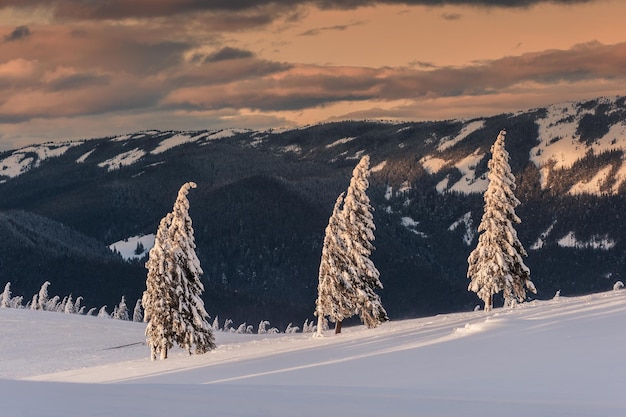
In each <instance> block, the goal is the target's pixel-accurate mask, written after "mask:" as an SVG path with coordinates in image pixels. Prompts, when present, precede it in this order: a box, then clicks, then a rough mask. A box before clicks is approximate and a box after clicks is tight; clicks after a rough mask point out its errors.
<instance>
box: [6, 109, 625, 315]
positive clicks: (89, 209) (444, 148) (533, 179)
mask: <svg viewBox="0 0 626 417" xmlns="http://www.w3.org/2000/svg"><path fill="white" fill-rule="evenodd" d="M625 101H626V99H625V98H624V97H616V98H615V97H614V98H600V99H597V100H592V101H587V102H580V103H564V104H558V105H554V106H550V107H548V108H542V109H533V110H529V111H525V112H519V113H515V114H502V115H497V116H492V117H485V118H479V119H472V120H449V121H440V122H419V123H417V122H411V123H383V122H372V121H350V122H337V123H327V124H321V125H315V126H309V127H305V128H300V129H292V130H281V131H278V130H274V131H272V130H269V131H252V130H222V131H212V130H206V131H197V132H159V131H145V132H138V133H134V134H129V135H125V136H121V137H111V138H101V139H91V140H85V141H78V142H68V143H47V144H45V145H37V146H31V147H28V148H24V149H20V150H15V151H9V152H4V153H0V196H1V198H0V210H3V211H4V212H3V214H2V216H0V231H1V232H0V233H1V236H0V239H2V240H3V242H5V243H4V245H3V248H2V249H1V250H0V282H5V281H11V282H12V288H13V291H14V293H15V294H23V295H24V296H25V298H26V299H28V298H29V297H30V296H31V295H32V294H33V293H34V292H36V291H37V290H38V287H39V286H40V285H41V282H43V281H44V280H49V281H51V282H52V284H53V287H52V288H53V289H54V288H59V292H64V291H65V292H74V293H75V294H74V295H75V296H76V295H83V296H84V297H85V303H86V304H90V305H94V306H95V305H103V304H108V305H113V304H114V303H117V302H118V301H119V298H120V297H121V295H123V294H124V295H126V296H127V298H128V299H129V300H130V301H129V302H134V299H136V298H138V297H139V296H140V294H141V292H142V291H143V289H144V285H145V272H146V271H145V269H144V268H143V262H142V261H129V262H123V261H121V258H120V257H119V256H117V255H113V254H112V255H111V256H109V255H108V254H105V253H104V252H106V250H105V248H106V247H107V246H109V245H111V244H114V243H115V242H119V241H121V240H124V239H127V238H130V237H133V236H140V235H148V234H151V233H154V232H155V231H156V228H157V225H158V222H159V220H160V219H161V218H162V217H163V216H164V215H165V214H166V213H167V212H168V211H169V210H170V209H171V206H172V204H173V201H174V199H175V197H176V192H177V190H178V188H179V187H180V186H181V185H182V184H183V183H184V182H187V181H194V182H196V183H197V184H198V188H197V189H195V190H193V191H192V192H191V193H190V194H189V200H190V204H191V208H190V214H191V216H192V219H193V221H194V228H195V232H196V243H197V246H198V248H197V252H198V256H199V258H200V261H201V264H202V267H203V269H204V271H205V275H204V277H203V279H204V282H205V286H206V292H205V299H206V305H207V311H208V312H209V314H211V315H212V316H215V315H220V317H223V318H228V317H230V318H233V319H234V320H235V321H240V322H243V321H247V322H255V321H259V320H261V319H268V320H270V321H272V323H273V324H274V323H276V324H286V323H288V322H289V321H294V322H298V321H300V320H303V319H304V318H307V317H308V318H312V312H313V310H314V302H315V295H316V287H317V269H318V267H319V259H320V254H321V245H322V241H323V233H324V228H325V226H326V223H327V221H328V217H329V216H330V214H331V211H332V205H333V202H334V200H335V198H336V197H337V195H339V193H341V192H342V191H344V190H345V189H346V188H347V186H348V182H349V176H350V173H351V170H352V169H353V168H354V166H355V165H356V163H357V162H358V158H359V157H360V156H361V155H364V154H369V155H370V156H371V161H372V164H371V165H372V176H371V185H370V189H369V195H370V198H371V199H372V204H373V206H374V207H375V209H376V211H375V213H374V216H375V222H376V226H377V231H376V241H375V242H374V243H375V245H376V247H377V250H376V251H375V252H374V254H373V256H372V259H373V260H374V262H375V264H376V265H377V267H378V269H379V270H380V273H381V281H382V282H383V285H384V286H385V289H384V290H383V291H381V298H382V301H383V303H384V305H385V308H386V309H387V311H388V313H389V314H390V316H391V318H392V319H393V318H398V317H407V316H416V315H423V314H432V313H439V312H447V311H456V310H467V309H471V308H473V307H474V305H476V304H478V300H477V298H476V297H475V295H474V294H471V293H468V292H467V283H468V281H467V278H466V276H465V275H466V270H467V262H466V259H467V256H468V254H469V252H470V251H471V249H473V247H474V246H475V245H476V239H477V234H476V228H477V226H478V224H479V223H480V218H481V216H482V205H483V201H482V192H483V191H484V190H485V189H486V185H487V182H486V170H487V161H488V160H489V158H490V154H489V149H490V147H491V145H492V144H493V142H494V141H495V138H496V136H497V134H498V132H499V131H500V129H506V130H507V136H506V138H507V139H506V148H507V150H508V152H509V153H510V155H511V167H512V170H513V173H514V174H515V176H516V178H517V184H518V188H517V191H516V194H517V197H518V198H519V199H520V200H521V202H522V204H521V206H520V207H518V209H517V213H518V215H519V216H520V217H521V219H522V224H521V225H519V226H517V231H518V234H519V237H520V240H521V242H522V243H523V245H524V246H525V248H526V249H527V250H528V252H529V257H528V259H527V260H526V264H527V265H528V266H529V267H530V269H531V276H532V280H533V282H534V283H535V284H536V286H537V288H538V291H539V292H538V295H537V297H539V298H550V297H552V296H553V295H554V293H555V292H556V291H557V290H561V293H562V294H581V293H587V292H594V291H599V290H606V289H609V288H612V286H613V283H614V282H615V281H616V280H617V279H623V277H624V275H625V274H626V260H625V259H624V245H625V244H626V242H625V241H624V239H622V236H625V235H626V230H625V228H626V224H625V222H624V221H623V220H622V218H623V213H624V212H626V210H625V209H626V201H625V196H626V194H625V191H626V189H625V185H624V181H625V180H626V164H623V159H624V153H625V151H626V105H625ZM15 210H18V211H15ZM35 215H36V216H35ZM16 216H18V217H19V216H22V217H24V216H31V217H32V218H33V219H35V218H36V219H37V221H38V222H41V223H42V225H41V226H38V227H34V228H30V229H29V230H30V232H29V233H31V234H32V233H35V234H38V233H40V234H41V235H42V236H43V237H40V238H36V239H35V238H32V239H34V240H33V241H37V242H49V241H54V242H56V243H55V245H58V248H62V249H54V250H48V248H49V247H55V246H54V245H53V246H50V244H48V243H39V244H33V245H31V246H29V249H28V250H26V249H24V248H23V247H24V245H23V244H22V243H20V242H21V239H20V238H18V237H17V236H20V235H22V234H24V233H22V232H18V233H16V232H15V231H14V230H13V229H11V227H9V225H10V224H11V221H12V220H11V219H15V218H16ZM59 223H60V224H62V225H63V226H62V227H61V228H59V226H58V224H59ZM48 225H55V226H54V227H53V226H48ZM63 228H67V229H71V230H72V233H71V234H69V232H68V233H63V232H61V230H62V229H63ZM94 242H97V244H95V246H93V245H94ZM98 244H99V245H101V246H99V247H98ZM20 245H21V246H20ZM103 250H104V252H102V251H103ZM59 253H62V254H63V257H62V258H59V257H58V256H59V255H58V254H59ZM85 253H90V255H85ZM37 259H41V261H38V262H34V260H37ZM59 259H61V260H59ZM38 265H39V266H38ZM68 265H72V267H68ZM39 276H40V279H37V277H39ZM79 283H80V285H79ZM72 288H75V289H72ZM61 289H63V290H61ZM496 304H497V301H496Z"/></svg>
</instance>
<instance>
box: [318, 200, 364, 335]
mask: <svg viewBox="0 0 626 417" xmlns="http://www.w3.org/2000/svg"><path fill="white" fill-rule="evenodd" d="M344 194H345V193H342V194H341V195H340V196H339V197H338V198H337V201H336V202H335V206H334V208H333V214H332V215H331V216H330V219H329V220H328V226H326V234H325V236H324V246H323V247H322V258H321V261H320V269H319V283H318V286H317V300H316V301H315V305H316V308H315V315H316V316H317V333H316V334H317V335H318V336H320V335H321V334H322V330H323V329H324V320H325V317H326V316H328V317H329V318H330V320H331V321H332V322H334V323H336V326H335V333H340V332H341V323H342V321H343V319H344V318H347V317H351V316H352V315H353V314H354V311H355V310H356V304H355V301H356V300H355V297H354V288H353V287H352V284H351V277H352V276H353V275H355V271H354V270H353V267H352V262H351V260H350V258H349V256H348V246H347V242H346V241H344V237H345V229H346V225H345V222H344V217H343V212H342V210H341V205H342V203H343V198H344Z"/></svg>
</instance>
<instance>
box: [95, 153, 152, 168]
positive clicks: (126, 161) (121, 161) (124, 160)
mask: <svg viewBox="0 0 626 417" xmlns="http://www.w3.org/2000/svg"><path fill="white" fill-rule="evenodd" d="M145 155H146V152H145V151H143V150H141V149H139V148H136V149H132V150H130V151H128V152H123V153H121V154H119V155H117V156H115V157H113V158H111V159H107V160H106V161H104V162H100V163H99V164H98V166H99V167H100V168H105V167H106V169H107V171H115V170H116V169H120V168H121V167H123V166H128V165H132V164H134V163H135V162H137V161H139V160H140V159H141V158H143V157H144V156H145Z"/></svg>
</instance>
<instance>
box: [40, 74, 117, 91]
mask: <svg viewBox="0 0 626 417" xmlns="http://www.w3.org/2000/svg"><path fill="white" fill-rule="evenodd" d="M110 81H111V78H110V77H109V76H107V75H99V74H85V73H83V74H72V75H68V76H65V77H60V78H58V79H56V80H53V81H51V82H49V83H48V88H49V89H50V90H51V91H66V90H76V89H81V88H88V87H94V86H103V85H108V84H109V83H110Z"/></svg>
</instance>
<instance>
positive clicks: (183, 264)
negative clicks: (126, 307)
mask: <svg viewBox="0 0 626 417" xmlns="http://www.w3.org/2000/svg"><path fill="white" fill-rule="evenodd" d="M195 187H196V184H195V183H193V182H188V183H185V184H184V185H183V186H182V187H181V188H180V191H179V192H178V197H177V199H176V202H175V203H174V209H173V211H172V212H171V213H168V214H167V215H166V216H165V217H164V218H163V219H162V220H161V223H160V224H159V228H158V230H157V234H156V237H155V243H154V247H153V248H152V249H151V250H150V255H149V258H148V262H147V263H146V268H147V269H148V276H147V279H146V287H147V289H146V291H145V292H144V294H143V297H142V300H141V304H142V305H143V308H144V321H145V322H147V323H148V325H147V327H146V338H147V342H148V346H150V351H151V358H152V360H154V359H156V358H157V356H160V358H161V359H166V358H167V351H168V350H169V349H170V348H171V347H172V346H173V344H174V343H177V344H178V345H179V346H181V347H183V348H185V349H187V351H188V352H189V353H191V350H192V347H194V346H195V352H196V353H204V352H206V351H208V350H211V349H213V348H214V347H215V342H214V336H213V332H212V330H211V326H210V325H209V324H208V322H207V320H208V314H207V313H206V311H205V309H204V303H203V301H202V298H201V296H202V291H204V287H203V285H202V283H201V282H200V275H201V274H202V268H200V261H199V260H198V257H197V256H196V253H195V248H196V245H195V241H194V233H193V227H192V222H191V218H190V217H189V201H188V200H187V194H188V193H189V189H190V188H195Z"/></svg>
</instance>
